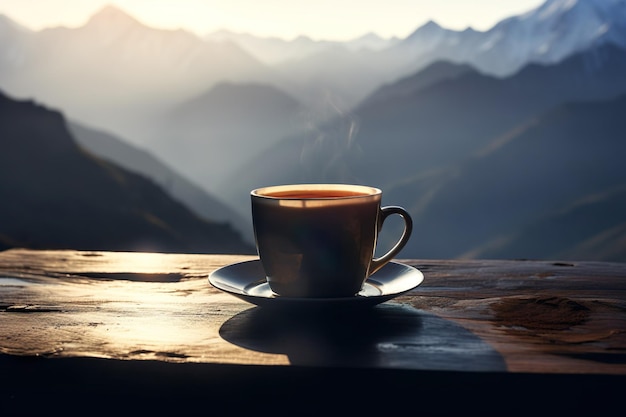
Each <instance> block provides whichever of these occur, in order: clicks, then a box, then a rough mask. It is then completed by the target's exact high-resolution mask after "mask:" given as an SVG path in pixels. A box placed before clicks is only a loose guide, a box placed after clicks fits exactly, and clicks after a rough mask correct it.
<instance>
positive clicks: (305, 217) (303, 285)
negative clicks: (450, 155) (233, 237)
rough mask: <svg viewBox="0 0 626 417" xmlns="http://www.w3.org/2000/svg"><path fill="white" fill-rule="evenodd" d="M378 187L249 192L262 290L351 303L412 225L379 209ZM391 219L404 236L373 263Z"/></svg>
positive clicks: (396, 210)
mask: <svg viewBox="0 0 626 417" xmlns="http://www.w3.org/2000/svg"><path fill="white" fill-rule="evenodd" d="M381 199H382V191H381V190H380V189H378V188H374V187H369V186H364V185H350V184H293V185H277V186H268V187H263V188H258V189H255V190H252V191H251V200H252V221H253V226H254V236H255V242H256V247H257V251H258V255H259V258H260V261H261V264H262V266H263V269H264V271H265V275H266V277H267V282H268V284H269V287H270V289H271V290H272V291H273V292H274V293H276V294H277V295H278V296H282V297H316V298H324V297H328V298H330V297H353V296H355V295H356V294H358V293H359V292H360V291H361V289H362V288H363V285H364V283H365V281H366V280H367V278H368V277H369V276H370V275H372V274H373V273H375V272H376V271H378V270H379V269H380V268H382V267H383V266H384V265H385V264H387V263H388V262H389V261H391V260H392V259H393V257H394V256H396V255H397V254H398V252H400V250H401V249H402V248H403V247H404V245H405V244H406V243H407V241H408V240H409V237H410V235H411V231H412V229H413V222H412V220H411V216H410V215H409V213H408V212H407V211H406V210H405V209H403V208H402V207H397V206H388V207H381ZM390 215H399V216H400V217H401V218H402V219H403V220H404V230H403V232H402V235H401V237H400V238H399V240H398V241H397V242H396V243H395V245H394V246H393V247H392V248H391V249H390V250H389V251H388V252H387V253H385V254H384V255H382V256H380V257H375V250H376V243H377V239H378V234H379V232H380V230H381V229H382V226H383V223H384V221H385V219H386V218H387V217H388V216H390Z"/></svg>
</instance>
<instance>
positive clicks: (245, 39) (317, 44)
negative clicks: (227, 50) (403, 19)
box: [206, 30, 399, 65]
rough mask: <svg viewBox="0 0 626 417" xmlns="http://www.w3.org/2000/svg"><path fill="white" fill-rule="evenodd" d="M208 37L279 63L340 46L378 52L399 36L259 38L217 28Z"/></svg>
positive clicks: (270, 61)
mask: <svg viewBox="0 0 626 417" xmlns="http://www.w3.org/2000/svg"><path fill="white" fill-rule="evenodd" d="M206 39H208V40H211V41H224V40H228V41H231V42H234V43H236V44H237V45H239V46H241V47H242V48H243V49H244V50H245V51H246V52H248V53H249V54H251V55H252V56H254V57H255V58H256V59H258V60H259V61H261V62H263V63H265V64H267V65H276V64H280V63H284V62H287V61H295V60H299V59H303V58H306V57H309V56H312V55H315V54H318V53H320V52H324V51H326V50H329V49H333V48H336V47H337V46H340V47H342V48H343V47H345V48H347V49H348V50H350V51H360V50H363V49H369V50H372V51H378V50H381V49H385V48H388V47H389V46H391V45H393V44H394V43H396V42H398V40H399V39H398V38H389V39H384V38H381V37H380V36H378V35H377V34H375V33H372V32H370V33H366V34H365V35H363V36H359V37H358V38H356V39H352V40H349V41H329V40H314V39H311V38H309V37H308V36H298V37H296V38H294V39H291V40H287V39H282V38H277V37H259V36H254V35H250V34H248V33H236V32H232V31H229V30H218V31H215V32H212V33H209V34H208V35H207V36H206Z"/></svg>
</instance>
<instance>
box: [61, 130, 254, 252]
mask: <svg viewBox="0 0 626 417" xmlns="http://www.w3.org/2000/svg"><path fill="white" fill-rule="evenodd" d="M68 128H69V130H70V132H71V134H72V137H73V138H74V139H75V140H76V142H77V143H78V144H79V145H80V146H82V147H83V148H85V149H87V150H88V151H89V152H91V153H93V154H95V155H97V156H99V157H101V158H103V159H106V160H109V161H111V162H113V163H115V164H116V165H119V166H121V167H122V168H125V169H127V170H129V171H132V172H136V173H138V174H141V175H143V176H145V177H147V178H148V179H150V180H152V181H154V182H155V183H156V184H157V185H159V186H160V187H161V188H163V189H164V190H165V191H166V192H167V193H168V194H169V195H170V196H172V197H174V198H175V199H177V200H179V201H180V202H181V203H183V204H185V205H186V206H187V207H188V208H189V209H191V210H192V211H193V212H195V214H196V215H197V216H199V217H202V218H204V219H207V220H209V221H212V222H220V223H229V224H230V225H232V226H233V228H235V229H236V230H238V231H239V232H240V233H242V236H243V237H247V233H248V229H247V220H245V219H244V218H242V217H241V216H240V215H239V214H238V212H236V211H234V210H233V209H232V208H230V207H228V206H227V205H226V204H225V203H223V202H222V201H220V200H219V199H217V198H216V197H214V196H212V195H209V194H208V193H207V192H206V191H205V190H204V189H202V188H201V187H200V186H198V185H196V184H194V183H192V182H191V181H189V180H188V179H186V178H184V177H183V176H182V175H180V173H178V171H175V170H173V169H172V168H170V167H169V166H168V165H166V164H165V163H164V162H162V161H161V160H159V159H158V158H157V157H155V156H154V155H153V154H152V152H149V151H147V150H142V149H139V148H137V147H134V146H132V145H130V144H128V143H127V142H125V141H123V140H121V139H119V138H117V137H115V136H113V135H111V134H108V133H106V132H102V131H99V130H95V129H90V128H88V127H86V126H82V125H81V124H79V123H76V122H69V123H68ZM251 243H252V242H251Z"/></svg>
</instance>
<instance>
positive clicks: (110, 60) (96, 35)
mask: <svg viewBox="0 0 626 417" xmlns="http://www.w3.org/2000/svg"><path fill="white" fill-rule="evenodd" d="M3 27H4V29H3V30H6V31H9V30H11V29H10V28H8V25H3ZM1 31H2V30H0V32H1ZM11 33H12V34H13V35H12V37H9V38H7V39H6V40H5V39H0V50H7V49H8V50H12V51H13V52H12V56H13V57H12V58H11V59H10V60H9V59H7V60H5V62H4V68H3V72H2V73H0V85H1V86H3V88H4V89H5V90H6V91H7V92H9V93H10V94H12V95H13V96H15V97H36V98H37V100H39V101H41V102H45V103H48V104H49V105H51V106H54V107H55V108H60V109H62V110H63V112H64V114H66V115H68V117H70V118H72V119H73V120H79V121H81V122H83V123H86V124H88V125H90V126H94V127H97V128H104V129H106V130H108V131H111V132H114V133H116V134H121V135H122V136H124V137H127V138H129V139H130V140H133V141H135V143H142V142H143V143H145V140H146V138H145V137H144V128H145V127H146V126H145V125H146V124H149V123H151V122H152V120H153V117H154V114H155V112H158V111H161V110H163V108H165V107H166V106H169V105H171V103H174V102H176V101H180V100H184V99H187V98H188V97H190V96H192V95H195V94H197V93H198V91H203V90H205V89H207V88H209V87H210V86H212V85H213V84H215V83H216V82H218V81H222V80H224V79H225V78H228V79H230V80H233V81H236V80H244V79H245V80H266V79H267V77H268V71H269V70H268V69H267V68H266V67H265V66H264V65H263V64H261V63H260V62H258V61H257V60H256V59H254V58H253V57H252V56H250V55H249V54H247V53H246V52H244V51H243V50H242V49H241V48H240V47H239V46H237V45H235V44H233V43H232V42H209V41H206V40H203V39H201V38H199V37H198V36H196V35H194V34H192V33H190V32H186V31H184V30H161V29H154V28H150V27H147V26H145V25H143V24H142V23H141V22H139V21H137V20H136V19H134V18H133V17H131V16H129V15H128V14H126V13H125V12H123V11H122V10H120V9H119V8H117V7H113V6H106V7H104V8H103V9H102V10H100V11H99V12H98V13H96V14H95V15H93V16H92V17H91V19H90V20H89V21H88V22H87V23H86V24H85V25H83V26H81V27H78V28H64V27H57V28H51V29H44V30H41V31H38V32H23V31H20V32H19V33H16V31H15V30H12V31H11ZM5 48H7V49H5Z"/></svg>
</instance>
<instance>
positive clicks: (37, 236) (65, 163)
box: [0, 94, 254, 253]
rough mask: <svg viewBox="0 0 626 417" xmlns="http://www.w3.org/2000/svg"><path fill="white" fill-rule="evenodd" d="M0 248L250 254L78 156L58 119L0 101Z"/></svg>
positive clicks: (221, 226)
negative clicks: (0, 202)
mask: <svg viewBox="0 0 626 417" xmlns="http://www.w3.org/2000/svg"><path fill="white" fill-rule="evenodd" d="M0 138H2V140H1V141H0V201H2V204H0V219H2V222H1V223H0V248H1V249H6V248H10V247H27V248H38V249H67V248H72V249H82V250H115V251H131V250H132V251H156V252H161V251H163V252H192V253H242V252H243V253H252V252H253V251H254V249H253V247H252V246H251V245H249V244H247V243H246V242H244V241H243V240H242V239H241V237H240V236H239V235H238V234H237V233H236V232H235V231H234V230H233V229H232V227H231V226H230V225H228V224H227V223H216V222H210V221H208V220H204V219H201V218H199V217H197V216H195V215H193V214H192V213H191V212H190V211H189V209H187V207H185V206H184V205H183V204H181V203H179V202H178V201H176V200H174V199H172V198H171V197H169V196H168V195H167V194H166V193H165V192H164V191H163V189H161V188H160V187H158V186H157V185H155V184H154V183H153V182H152V181H150V180H148V179H146V178H145V177H143V176H140V175H137V174H135V173H133V172H130V171H127V170H125V169H123V168H121V167H119V166H118V165H115V164H113V163H110V162H107V161H106V160H103V159H100V158H98V157H96V156H94V155H93V154H91V153H89V152H86V151H84V150H83V149H82V148H81V147H80V146H78V145H77V143H76V142H75V141H74V139H73V138H72V136H71V134H70V132H69V131H68V128H67V123H66V120H65V118H64V117H63V116H62V114H61V113H59V112H57V111H53V110H50V109H48V108H45V107H43V106H41V105H38V104H36V103H34V102H32V101H16V100H13V99H11V98H9V97H8V96H6V95H4V94H0Z"/></svg>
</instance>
